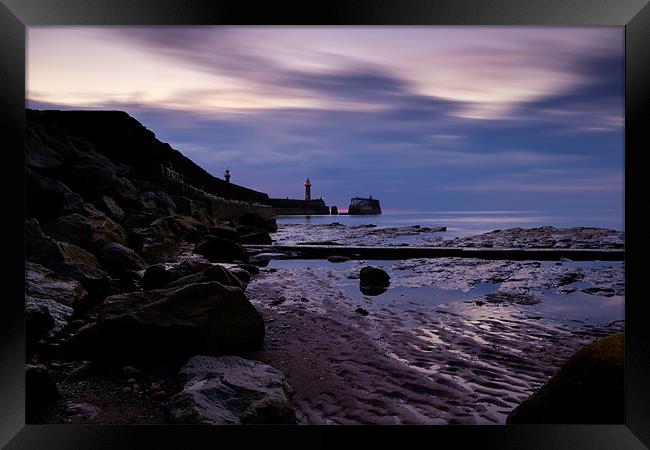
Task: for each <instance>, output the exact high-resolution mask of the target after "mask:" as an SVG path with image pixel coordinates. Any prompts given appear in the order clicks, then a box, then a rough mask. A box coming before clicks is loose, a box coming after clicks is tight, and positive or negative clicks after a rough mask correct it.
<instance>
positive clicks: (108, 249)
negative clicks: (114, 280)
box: [99, 242, 147, 276]
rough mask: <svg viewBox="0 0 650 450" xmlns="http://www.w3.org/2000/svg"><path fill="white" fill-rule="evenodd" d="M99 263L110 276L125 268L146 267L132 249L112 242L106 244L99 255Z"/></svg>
mask: <svg viewBox="0 0 650 450" xmlns="http://www.w3.org/2000/svg"><path fill="white" fill-rule="evenodd" d="M99 263H100V264H101V266H102V269H104V270H105V271H106V272H108V273H109V274H110V275H112V276H120V275H122V273H124V272H126V271H127V270H142V269H144V268H145V267H147V263H145V262H144V260H143V259H142V258H140V255H138V254H137V253H136V252H135V251H133V250H132V249H130V248H128V247H126V246H124V245H122V244H118V243H117V242H113V243H111V244H108V245H106V246H105V247H104V248H103V249H102V251H101V254H100V256H99Z"/></svg>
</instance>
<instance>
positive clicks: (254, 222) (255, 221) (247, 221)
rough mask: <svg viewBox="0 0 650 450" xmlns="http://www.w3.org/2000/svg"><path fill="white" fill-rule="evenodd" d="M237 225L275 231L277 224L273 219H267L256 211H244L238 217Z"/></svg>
mask: <svg viewBox="0 0 650 450" xmlns="http://www.w3.org/2000/svg"><path fill="white" fill-rule="evenodd" d="M239 225H243V226H246V227H251V228H256V229H260V230H265V231H269V232H271V233H275V232H276V231H278V225H277V223H276V221H275V219H267V218H265V217H262V216H261V215H259V214H257V213H245V214H242V215H241V216H240V217H239Z"/></svg>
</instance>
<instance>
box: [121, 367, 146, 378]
mask: <svg viewBox="0 0 650 450" xmlns="http://www.w3.org/2000/svg"><path fill="white" fill-rule="evenodd" d="M141 374H142V371H141V370H140V369H136V368H135V367H133V366H124V367H122V375H124V376H125V377H127V378H129V379H133V378H135V377H137V376H139V375H141Z"/></svg>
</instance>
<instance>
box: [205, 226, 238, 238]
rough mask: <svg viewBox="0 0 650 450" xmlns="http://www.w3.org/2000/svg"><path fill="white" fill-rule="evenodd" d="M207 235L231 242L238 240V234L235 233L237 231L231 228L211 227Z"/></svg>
mask: <svg viewBox="0 0 650 450" xmlns="http://www.w3.org/2000/svg"><path fill="white" fill-rule="evenodd" d="M207 234H209V235H210V236H214V237H218V238H221V239H229V240H231V241H235V240H237V233H236V232H235V229H234V228H230V227H224V226H217V227H210V228H208V232H207Z"/></svg>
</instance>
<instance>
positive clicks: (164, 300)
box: [68, 282, 264, 364]
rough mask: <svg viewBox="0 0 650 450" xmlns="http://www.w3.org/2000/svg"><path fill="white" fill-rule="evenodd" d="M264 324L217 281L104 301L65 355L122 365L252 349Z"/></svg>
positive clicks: (247, 304) (241, 293)
mask: <svg viewBox="0 0 650 450" xmlns="http://www.w3.org/2000/svg"><path fill="white" fill-rule="evenodd" d="M263 339H264V321H263V319H262V316H261V315H260V314H259V313H258V312H257V310H256V309H255V307H254V306H253V305H252V304H251V303H250V302H249V301H248V299H247V298H246V296H245V295H244V291H243V290H242V289H240V288H238V287H232V286H225V285H223V284H221V283H218V282H210V283H198V284H191V285H187V286H182V287H179V288H171V289H164V290H163V289H159V290H152V291H144V292H132V293H128V294H120V295H114V296H111V297H108V298H107V299H106V300H105V301H104V302H103V304H102V305H101V312H100V315H99V320H98V322H97V324H96V325H93V326H87V327H84V328H82V329H80V330H79V331H78V332H77V334H75V336H73V337H72V339H71V340H70V341H69V345H68V354H69V355H70V356H71V357H76V358H81V359H106V360H109V361H112V362H122V363H125V364H131V363H132V364H139V363H141V362H145V361H146V362H148V363H150V364H157V363H160V362H163V361H170V360H177V359H180V358H187V357H188V356H190V355H194V354H197V353H203V354H209V355H219V354H223V353H238V352H245V351H253V350H257V349H259V348H260V347H261V345H262V341H263Z"/></svg>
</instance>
